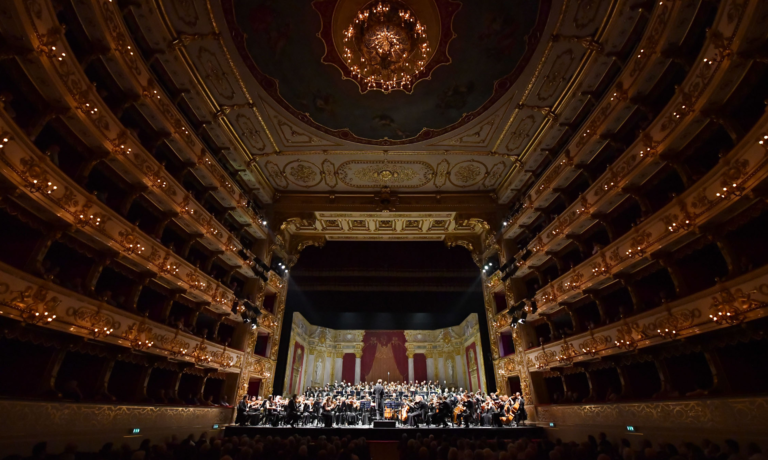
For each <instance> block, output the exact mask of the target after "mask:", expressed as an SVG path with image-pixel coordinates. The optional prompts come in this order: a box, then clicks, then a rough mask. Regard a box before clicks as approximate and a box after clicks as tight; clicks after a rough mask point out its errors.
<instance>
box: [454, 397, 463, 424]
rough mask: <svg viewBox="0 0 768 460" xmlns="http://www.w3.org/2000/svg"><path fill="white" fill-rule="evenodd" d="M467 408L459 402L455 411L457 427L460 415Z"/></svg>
mask: <svg viewBox="0 0 768 460" xmlns="http://www.w3.org/2000/svg"><path fill="white" fill-rule="evenodd" d="M465 410H466V408H465V407H464V403H462V402H461V401H459V403H458V404H457V405H456V408H455V409H454V410H453V424H454V425H455V424H456V423H457V422H458V419H459V414H461V413H462V412H464V411H465Z"/></svg>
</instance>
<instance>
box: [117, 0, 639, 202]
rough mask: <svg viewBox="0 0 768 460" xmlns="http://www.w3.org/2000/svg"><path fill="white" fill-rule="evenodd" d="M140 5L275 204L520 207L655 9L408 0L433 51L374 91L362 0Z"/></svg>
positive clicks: (229, 146)
mask: <svg viewBox="0 0 768 460" xmlns="http://www.w3.org/2000/svg"><path fill="white" fill-rule="evenodd" d="M139 3H140V5H138V6H134V7H132V8H131V9H130V13H129V14H131V15H133V16H134V18H135V20H134V21H133V24H134V28H133V30H132V31H131V33H132V34H133V35H134V39H135V40H136V41H137V42H139V43H141V44H142V45H143V47H144V48H149V49H158V50H163V49H166V48H168V43H169V42H170V43H172V46H171V47H170V49H169V51H168V52H162V53H161V52H158V53H157V54H156V55H155V56H154V57H153V58H152V59H153V60H154V61H156V62H155V63H156V64H161V66H162V68H163V69H164V70H163V72H164V74H166V76H167V79H169V80H172V81H173V86H175V87H176V88H179V92H180V96H179V97H180V98H183V99H185V100H186V103H187V105H188V107H189V108H188V110H186V113H187V115H188V116H189V118H191V119H193V120H194V121H195V122H196V124H198V125H199V126H201V127H202V128H201V131H203V132H204V136H205V137H206V138H207V140H208V142H209V143H210V144H213V145H215V147H216V148H217V149H219V150H220V151H221V152H222V153H223V154H224V155H225V156H226V158H227V159H228V160H229V162H230V165H229V166H230V172H231V173H232V174H233V176H235V177H236V178H237V179H238V181H239V182H240V183H241V184H243V185H244V186H246V187H247V188H249V189H250V190H251V192H252V193H253V195H254V197H255V198H258V199H259V201H261V202H263V203H269V202H272V201H274V200H275V198H276V196H277V195H276V193H279V194H280V195H285V194H290V193H297V192H301V193H320V194H328V193H339V192H350V193H355V192H368V193H370V192H375V191H376V190H377V189H380V188H382V187H384V186H387V187H390V188H391V189H392V190H393V191H399V192H421V193H432V194H437V193H439V194H446V193H448V194H450V193H452V192H490V193H492V194H494V196H495V197H496V199H497V200H498V201H499V202H501V203H508V202H509V201H510V200H511V199H513V197H515V196H516V194H517V191H518V190H520V189H522V188H523V187H525V185H526V184H528V183H530V181H531V180H533V179H534V177H533V176H534V175H535V173H536V172H537V170H538V169H540V165H541V164H542V162H543V161H544V160H545V159H546V158H548V155H550V153H549V150H548V149H550V150H551V148H552V147H553V146H554V145H555V144H558V142H559V141H560V139H561V138H562V137H564V136H567V135H569V133H570V131H569V130H571V129H572V127H571V126H570V125H569V123H571V122H574V120H576V119H577V118H578V117H579V116H580V114H582V113H583V112H584V111H585V110H588V109H589V107H591V104H592V103H593V101H591V100H590V93H591V92H592V91H593V90H595V89H597V88H598V87H600V85H602V84H604V80H605V79H606V78H610V75H611V74H610V71H611V69H612V67H613V66H614V65H615V62H614V60H613V58H612V57H611V56H612V55H613V54H615V53H617V52H619V51H620V50H623V49H626V47H627V46H632V45H633V43H635V42H636V40H637V37H636V34H635V29H636V26H637V23H638V22H639V19H638V18H639V17H640V15H641V11H640V9H639V8H630V7H629V6H630V5H629V4H624V3H625V2H621V1H612V0H521V1H516V2H505V1H502V0H492V1H490V0H489V1H484V2H469V1H463V2H460V1H456V0H409V1H407V2H405V3H406V4H407V5H408V7H409V8H411V9H412V10H413V12H414V13H415V14H416V15H417V16H418V17H419V20H420V21H421V22H423V24H424V25H425V26H426V28H427V33H428V36H429V46H430V48H434V54H432V55H431V60H430V62H429V63H428V64H427V65H426V67H425V69H424V71H423V75H422V76H421V77H420V78H419V81H417V82H416V83H415V84H414V86H413V88H412V92H411V93H408V92H407V91H401V90H396V91H392V92H390V93H389V94H385V93H384V92H382V91H378V90H369V91H366V92H361V87H360V86H359V84H358V83H357V82H355V81H353V80H350V79H349V78H348V77H349V72H348V71H349V69H348V68H346V65H345V64H344V61H343V60H342V59H340V58H338V57H339V56H340V53H342V52H343V51H341V50H339V49H338V48H339V44H338V43H339V40H338V36H339V35H340V34H343V30H344V28H345V27H347V26H348V24H349V20H350V18H351V17H353V16H352V14H353V13H354V12H357V11H358V10H359V9H360V8H362V7H363V6H365V5H366V4H367V3H368V2H365V1H363V0H316V1H315V2H313V3H310V2H306V1H298V0H283V1H273V0H256V1H245V0H222V1H221V2H217V1H211V0H157V1H156V2H154V3H152V2H139ZM329 47H330V49H329ZM170 50H173V52H170ZM334 56H336V58H334ZM422 77H423V78H422ZM254 160H255V161H254Z"/></svg>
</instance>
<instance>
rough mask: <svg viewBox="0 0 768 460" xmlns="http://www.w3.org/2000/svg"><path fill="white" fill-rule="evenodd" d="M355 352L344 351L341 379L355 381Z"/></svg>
mask: <svg viewBox="0 0 768 460" xmlns="http://www.w3.org/2000/svg"><path fill="white" fill-rule="evenodd" d="M356 359H357V357H356V356H355V354H354V353H344V357H343V358H342V361H341V380H343V381H345V382H351V383H355V360H356Z"/></svg>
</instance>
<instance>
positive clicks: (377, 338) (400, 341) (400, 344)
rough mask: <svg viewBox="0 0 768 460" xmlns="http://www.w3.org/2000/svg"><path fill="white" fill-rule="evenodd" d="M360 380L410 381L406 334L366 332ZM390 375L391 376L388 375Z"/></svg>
mask: <svg viewBox="0 0 768 460" xmlns="http://www.w3.org/2000/svg"><path fill="white" fill-rule="evenodd" d="M360 364H361V366H360V380H361V381H364V382H371V381H375V380H377V379H382V380H386V379H387V375H389V379H390V380H391V381H396V380H407V379H408V356H406V354H405V332H403V331H365V335H363V357H362V359H361V363H360ZM387 373H389V374H387Z"/></svg>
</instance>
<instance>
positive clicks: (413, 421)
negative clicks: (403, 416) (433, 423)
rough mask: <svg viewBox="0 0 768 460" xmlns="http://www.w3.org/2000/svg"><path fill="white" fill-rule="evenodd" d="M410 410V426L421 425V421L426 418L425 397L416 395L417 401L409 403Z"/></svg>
mask: <svg viewBox="0 0 768 460" xmlns="http://www.w3.org/2000/svg"><path fill="white" fill-rule="evenodd" d="M409 407H410V409H409V410H408V426H412V427H416V428H418V427H419V421H423V420H424V414H425V413H426V410H427V403H425V402H424V398H422V397H421V396H416V401H415V402H414V403H413V404H411V405H409Z"/></svg>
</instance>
